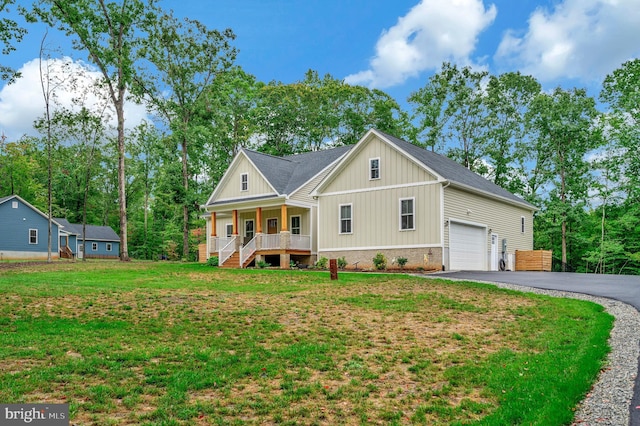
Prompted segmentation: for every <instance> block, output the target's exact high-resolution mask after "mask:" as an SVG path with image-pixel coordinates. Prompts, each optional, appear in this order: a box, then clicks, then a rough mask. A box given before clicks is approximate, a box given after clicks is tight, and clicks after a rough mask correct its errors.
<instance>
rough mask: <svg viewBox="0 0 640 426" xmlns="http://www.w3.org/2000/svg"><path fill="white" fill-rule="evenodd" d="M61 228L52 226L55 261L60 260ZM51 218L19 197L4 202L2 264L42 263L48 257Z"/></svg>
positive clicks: (0, 227)
mask: <svg viewBox="0 0 640 426" xmlns="http://www.w3.org/2000/svg"><path fill="white" fill-rule="evenodd" d="M60 229H61V226H60V224H59V223H58V222H57V221H56V220H54V221H52V223H51V257H52V258H53V259H57V258H58V241H59V232H60ZM48 235H49V219H48V217H47V215H45V214H44V213H42V212H41V211H40V210H38V209H37V208H35V207H34V206H32V205H31V204H29V203H28V202H27V201H25V200H23V199H22V198H20V197H19V196H17V195H10V196H8V197H2V198H0V260H6V259H25V260H27V259H40V260H46V259H47V257H48V256H47V254H48V247H47V246H48Z"/></svg>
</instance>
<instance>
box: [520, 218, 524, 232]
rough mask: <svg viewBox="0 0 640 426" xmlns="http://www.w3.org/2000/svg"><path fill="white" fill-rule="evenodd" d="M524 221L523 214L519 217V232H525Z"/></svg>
mask: <svg viewBox="0 0 640 426" xmlns="http://www.w3.org/2000/svg"><path fill="white" fill-rule="evenodd" d="M524 225H525V223H524V216H521V217H520V232H522V233H523V234H524V232H525V226H524Z"/></svg>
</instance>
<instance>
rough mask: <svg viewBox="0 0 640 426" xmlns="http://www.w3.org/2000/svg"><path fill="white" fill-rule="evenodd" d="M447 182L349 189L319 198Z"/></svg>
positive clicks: (436, 182) (437, 181)
mask: <svg viewBox="0 0 640 426" xmlns="http://www.w3.org/2000/svg"><path fill="white" fill-rule="evenodd" d="M443 182H446V181H443V180H429V181H425V182H414V183H401V184H398V185H387V186H377V187H375V188H360V189H349V190H345V191H336V192H327V193H325V194H318V195H317V196H318V197H328V196H333V195H346V194H360V193H364V192H373V191H384V190H388V189H399V188H413V187H416V186H428V185H437V184H439V183H443Z"/></svg>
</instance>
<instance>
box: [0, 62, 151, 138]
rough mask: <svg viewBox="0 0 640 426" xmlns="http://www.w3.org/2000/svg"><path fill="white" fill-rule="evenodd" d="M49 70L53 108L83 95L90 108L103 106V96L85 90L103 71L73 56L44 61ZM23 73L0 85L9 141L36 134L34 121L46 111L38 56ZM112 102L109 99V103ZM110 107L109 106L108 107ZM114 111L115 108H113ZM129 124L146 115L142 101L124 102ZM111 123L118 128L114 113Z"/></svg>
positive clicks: (0, 115)
mask: <svg viewBox="0 0 640 426" xmlns="http://www.w3.org/2000/svg"><path fill="white" fill-rule="evenodd" d="M47 69H48V70H49V76H50V79H49V80H47V79H46V78H45V81H49V82H50V87H54V85H55V86H56V87H55V90H53V92H54V94H55V99H52V101H51V102H50V105H51V106H52V109H54V110H55V109H57V108H61V107H67V108H70V109H78V107H77V106H74V102H73V101H74V99H78V98H82V99H83V104H84V105H85V106H86V107H87V108H89V109H90V110H98V109H101V105H104V99H105V97H104V96H97V95H95V94H92V93H89V94H83V93H84V92H86V91H87V90H88V89H90V88H92V87H93V86H94V84H95V83H96V82H97V81H98V80H99V79H100V77H101V74H100V73H99V72H96V71H94V70H92V69H91V68H90V67H88V66H87V65H86V64H83V63H80V62H73V61H72V60H71V59H70V58H62V59H52V60H50V61H49V62H46V63H43V70H44V74H45V75H46V70H47ZM20 72H21V73H22V77H20V78H19V79H18V80H16V82H15V83H13V84H9V85H5V86H4V87H2V88H1V89H0V134H2V133H4V134H5V135H6V136H7V140H8V141H16V140H18V139H19V138H20V137H22V136H23V135H37V131H36V130H35V129H34V128H33V123H34V121H35V120H37V119H38V118H40V117H43V115H44V112H45V102H44V98H43V94H42V86H41V83H40V81H41V80H40V65H39V60H38V59H34V60H32V61H29V62H27V63H26V64H24V65H23V66H22V68H21V69H20ZM107 104H108V105H110V103H107ZM107 111H109V110H107ZM111 111H112V108H111ZM125 114H126V120H127V121H126V125H127V128H133V127H135V126H136V125H137V124H139V123H140V122H141V121H142V120H144V119H145V118H146V117H147V114H146V110H145V108H144V107H143V106H141V105H136V104H134V103H131V102H126V104H125ZM108 124H109V125H111V126H113V127H114V128H115V126H116V118H115V113H114V112H112V113H110V114H109V121H108Z"/></svg>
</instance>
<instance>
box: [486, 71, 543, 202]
mask: <svg viewBox="0 0 640 426" xmlns="http://www.w3.org/2000/svg"><path fill="white" fill-rule="evenodd" d="M540 89H541V87H540V83H538V82H537V81H536V80H535V79H534V78H533V77H530V76H523V75H521V74H520V73H506V74H501V75H500V76H497V77H496V76H493V75H492V76H489V83H488V85H487V88H486V98H485V104H486V107H487V117H486V124H485V126H486V128H487V145H486V158H487V160H488V162H489V164H490V167H491V172H490V174H489V176H488V177H489V178H492V180H493V182H494V183H495V184H496V185H499V186H501V187H503V188H505V189H507V190H510V191H511V192H514V193H524V186H525V184H524V182H523V175H524V169H525V167H524V164H523V163H524V157H525V155H526V152H527V149H528V146H529V143H528V142H529V140H528V138H527V131H526V125H525V114H526V112H527V111H528V109H529V106H530V105H531V102H532V101H533V99H534V97H535V96H536V95H537V94H538V93H540ZM517 165H520V167H517Z"/></svg>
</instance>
